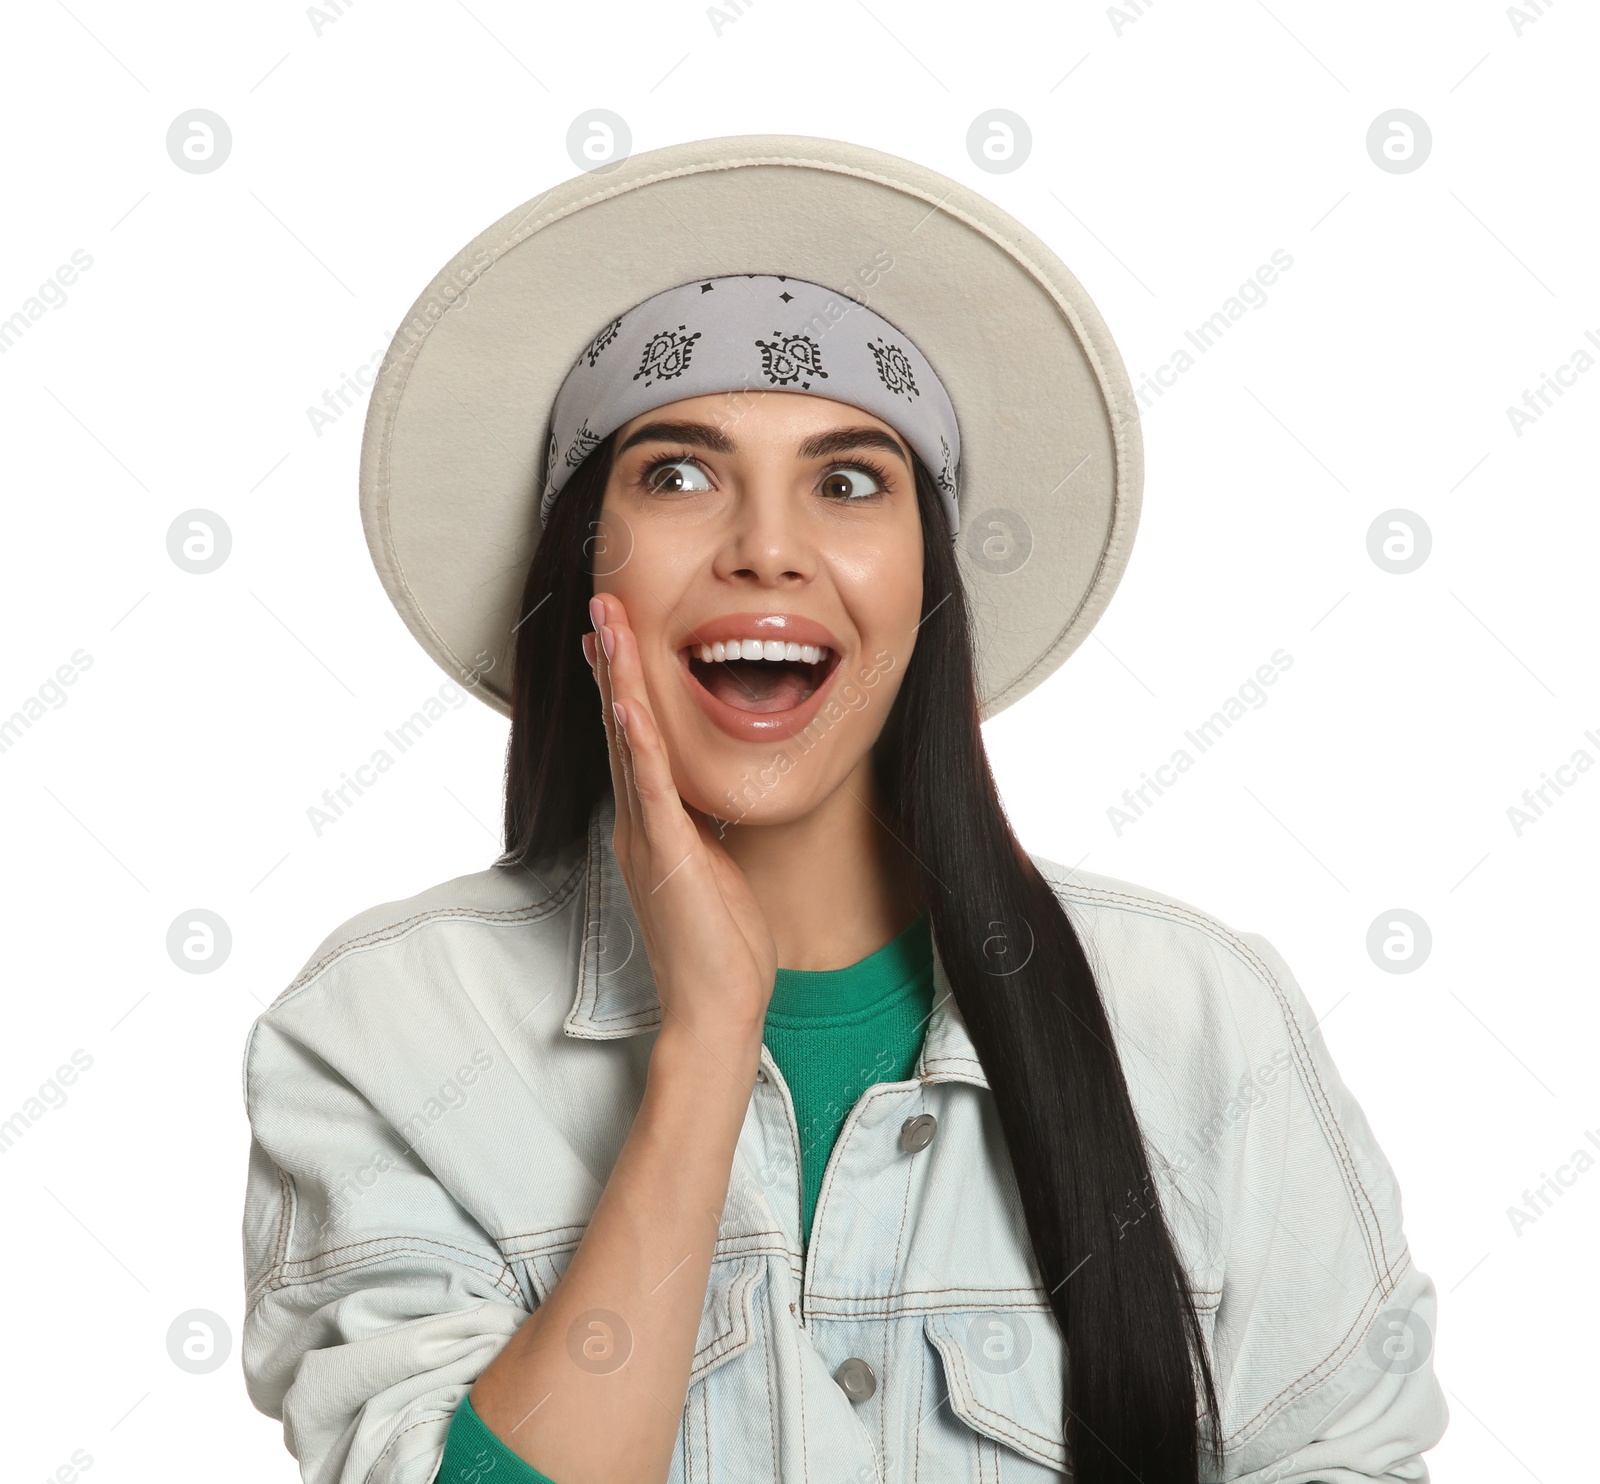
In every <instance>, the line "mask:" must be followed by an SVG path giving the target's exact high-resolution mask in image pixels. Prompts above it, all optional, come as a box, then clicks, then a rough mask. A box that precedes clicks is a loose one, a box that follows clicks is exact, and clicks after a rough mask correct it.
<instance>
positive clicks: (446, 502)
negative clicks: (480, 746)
mask: <svg viewBox="0 0 1600 1484" xmlns="http://www.w3.org/2000/svg"><path fill="white" fill-rule="evenodd" d="M886 260H887V263H888V266H884V264H885V261H886ZM729 273H782V274H789V275H792V276H794V277H797V278H804V279H809V280H811V281H812V282H814V283H819V284H823V285H825V286H827V287H829V288H832V289H836V290H837V291H838V292H839V293H840V294H841V296H844V297H848V298H850V299H854V300H856V301H857V302H862V303H867V304H870V305H871V307H872V308H873V309H874V310H875V311H876V312H877V313H879V314H881V315H882V316H883V317H884V318H885V319H887V320H888V321H889V322H890V323H892V324H894V325H896V326H898V327H899V328H900V329H901V330H903V331H904V332H905V333H906V334H907V335H908V336H909V337H910V338H911V339H912V341H913V342H915V344H916V345H917V346H918V347H919V348H920V349H921V351H922V353H923V354H924V355H925V356H926V357H927V359H928V361H929V363H930V364H931V365H932V366H933V368H934V371H935V372H936V373H937V375H938V376H939V378H940V380H941V381H942V382H943V383H944V385H945V388H946V390H947V391H948V392H949V394H950V398H951V401H952V403H953V404H954V406H955V412H956V420H957V425H958V427H959V428H960V433H961V443H962V456H961V470H960V473H961V480H960V490H959V504H960V512H961V534H960V536H959V538H958V540H957V551H958V559H959V562H960V567H961V572H962V579H963V583H964V585H965V588H966V592H967V595H968V601H969V605H970V608H971V613H972V622H973V638H974V646H975V656H974V658H975V664H976V668H977V681H978V691H979V698H980V704H981V712H982V715H983V716H984V717H986V718H987V717H989V716H993V715H994V714H995V713H997V712H999V711H1001V710H1003V709H1004V708H1005V707H1006V706H1009V705H1011V704H1012V703H1013V702H1015V701H1017V700H1019V699H1020V698H1021V697H1022V696H1024V695H1026V694H1027V693H1028V692H1029V691H1030V690H1032V689H1033V688H1034V687H1035V686H1036V685H1038V684H1039V683H1040V682H1041V681H1043V680H1044V679H1045V678H1046V677H1047V676H1049V675H1050V674H1051V673H1052V672H1053V671H1054V670H1055V669H1056V668H1057V667H1058V666H1060V665H1061V663H1062V662H1063V661H1064V660H1065V659H1066V658H1067V656H1068V655H1070V654H1071V653H1072V652H1073V651H1074V650H1075V649H1076V648H1077V647H1078V645H1079V644H1081V643H1082V642H1083V639H1084V637H1085V636H1086V635H1087V634H1088V632H1089V630H1090V629H1091V628H1092V627H1093V625H1094V623H1095V621H1096V620H1097V619H1098V618H1099V617H1100V615H1101V613H1102V612H1103V611H1104V610H1105V607H1106V604H1107V603H1108V602H1109V601H1110V598H1111V594H1112V592H1113V590H1114V589H1115V587H1116V585H1117V582H1118V580H1119V579H1120V577H1121V575H1122V571H1123V569H1124V567H1125V566H1126V564H1127V560H1128V552H1129V548H1130V546H1131V544H1132V541H1133V536H1134V532H1135V529H1136V528H1137V525H1138V516H1139V503H1140V495H1141V492H1142V489H1143V474H1144V455H1143V443H1142V440H1141V437H1140V431H1139V417H1138V408H1137V404H1136V402H1135V400H1134V396H1133V390H1132V387H1131V386H1130V385H1129V382H1128V376H1127V372H1126V369H1125V368H1124V366H1123V363H1122V358H1121V356H1120V355H1119V354H1118V352H1117V348H1116V345H1115V343H1114V342H1113V341H1112V338H1111V335H1110V332H1109V331H1108V330H1107V328H1106V325H1105V322H1104V321H1103V320H1102V318H1101V316H1100V314H1099V311H1098V310H1096V308H1095V306H1094V304H1093V303H1092V302H1091V301H1090V299H1089V296H1088V295H1087V294H1086V293H1085V292H1084V290H1083V287H1082V285H1081V284H1079V282H1078V281H1077V279H1076V278H1075V277H1074V276H1073V275H1072V273H1071V272H1069V271H1068V269H1067V267H1066V265H1065V264H1063V263H1062V262H1061V260H1060V259H1059V258H1058V257H1057V256H1056V255H1055V253H1054V252H1052V251H1051V249H1050V248H1049V247H1047V246H1046V245H1045V244H1044V243H1043V242H1042V241H1041V240H1040V239H1039V238H1037V237H1036V236H1034V235H1033V233H1031V232H1029V231H1028V229H1027V228H1026V227H1024V226H1022V225H1021V223H1019V222H1017V221H1016V220H1015V219H1014V218H1012V217H1011V216H1010V215H1008V214H1007V213H1006V212H1004V211H1002V210H1001V209H1000V208H999V207H998V206H996V205H995V204H994V203H993V202H991V201H989V200H987V199H986V198H985V197H983V196H980V195H978V194H977V193H976V192H974V191H971V190H969V189H967V188H966V187H965V186H963V185H961V184H959V183H958V182H956V181H954V180H951V179H949V178H948V177H946V176H943V175H940V174H938V173H937V172H936V171H933V170H929V169H927V168H925V167H923V166H921V165H918V164H915V163H913V162H911V161H908V160H904V159H901V158H899V157H898V156H895V155H890V154H885V153H882V152H880V151H878V150H872V149H867V148H865V147H863V146H861V145H856V144H850V143H846V142H844V141H840V140H833V139H822V138H814V137H810V136H803V135H735V136H728V137H723V138H716V139H702V140H694V141H691V142H688V143H684V144H675V145H670V146H668V147H666V148H664V149H657V150H652V151H650V152H648V153H645V154H638V155H633V156H631V157H630V158H628V159H626V160H624V161H622V162H620V163H619V164H617V165H614V166H612V167H609V168H607V169H603V170H597V171H594V172H591V173H587V174H584V175H581V176H578V177H576V178H574V179H571V180H567V181H564V182H562V183H561V184H560V185H558V186H556V187H554V188H553V189H551V190H549V191H546V192H545V193H544V194H543V195H541V196H538V197H536V198H535V199H534V200H532V201H530V202H528V203H527V204H525V205H524V206H521V207H519V208H518V209H517V210H515V211H512V212H510V213H508V214H507V215H506V216H504V217H502V218H501V219H500V220H499V221H498V222H496V223H495V224H494V225H493V226H492V227H490V228H488V229H487V230H486V231H484V232H483V233H481V234H480V235H479V236H478V237H476V238H474V239H473V241H472V242H470V243H468V244H467V246H466V247H464V248H462V250H461V251H460V252H459V253H457V254H456V256H455V257H454V258H453V259H452V260H451V262H450V263H449V264H448V265H447V266H446V267H445V268H444V269H443V270H442V271H441V272H440V273H439V274H438V276H437V277H436V278H435V279H434V281H433V282H432V283H431V284H430V285H429V286H428V288H427V290H426V291H425V292H424V293H423V294H422V295H421V297H420V298H419V299H418V300H417V302H416V303H415V304H414V305H413V306H412V309H411V312H410V313H409V314H408V316H407V317H406V320H405V321H404V323H402V325H401V326H400V329H399V330H398V331H397V332H396V334H395V337H394V340H393V342H392V343H391V345H390V347H389V351H388V354H387V356H386V357H385V360H384V362H383V365H382V367H381V369H380V371H379V373H378V375H377V377H376V380H375V381H374V385H373V392H372V400H371V404H370V406H369V407H368V411H367V419H366V426H365V430H364V433H363V440H362V449H361V517H362V524H363V526H364V528H365V531H366V537H367V545H368V547H369V549H370V550H371V553H372V558H373V561H374V563H375V564H376V566H377V569H378V574H379V576H380V578H381V579H382V581H383V585H384V588H385V590H386V591H387V592H388V594H389V597H390V599H391V600H392V601H393V603H394V605H395V607H396V608H397V609H398V610H399V612H400V615H401V617H402V618H403V619H404V621H405V623H406V626H407V627H408V628H409V629H410V630H411V632H412V634H413V635H415V636H416V638H417V640H418V641H419V642H420V643H421V644H422V646H423V648H424V649H426V650H427V652H428V653H429V654H430V655H432V656H433V658H434V659H435V660H436V661H437V662H438V663H439V664H440V665H441V666H442V667H443V668H444V669H445V670H446V672H447V673H449V674H450V675H451V677H452V678H454V679H456V680H457V681H460V682H462V683H464V684H466V685H468V686H469V688H470V689H471V690H472V691H473V692H474V693H475V694H477V695H478V696H480V697H481V698H482V699H483V700H484V701H485V702H486V703H488V704H489V705H491V706H493V707H494V708H495V709H496V710H498V711H500V712H502V713H504V714H505V715H508V716H509V715H510V713H511V702H510V693H509V688H510V682H511V669H512V666H511V656H512V649H513V645H514V642H515V641H514V635H513V629H514V627H515V625H516V624H517V622H518V621H519V618H520V617H521V615H520V614H519V613H518V612H517V608H518V604H519V603H520V601H521V598H522V590H523V585H524V582H525V580H526V576H527V571H528V565H529V563H530V561H531V560H532V557H533V553H534V551H535V549H536V547H537V545H538V541H539V537H540V535H541V534H542V528H541V526H540V524H539V515H538V509H539V494H540V487H541V481H542V478H543V473H544V470H543V459H544V448H545V438H546V433H547V428H548V422H549V415H550V408H551V404H552V403H553V402H554V400H555V396H556V392H557V391H558V390H559V388H560V386H561V383H562V380H563V379H564V377H565V376H566V373H567V371H568V370H569V368H570V367H571V366H572V364H573V362H574V360H575V359H576V358H577V356H578V354H579V352H580V351H581V350H582V349H583V348H584V346H586V345H587V344H588V343H589V341H590V340H591V339H593V337H594V336H595V334H596V333H597V332H598V331H599V330H600V329H601V328H602V327H604V326H605V325H606V324H607V323H608V322H609V321H610V320H612V319H614V318H615V317H616V316H618V315H620V314H622V313H623V312H624V311H626V310H627V309H629V308H631V307H632V306H633V305H634V304H636V303H638V302H639V301H640V300H641V299H644V298H646V297H648V296H649V295H651V294H654V293H656V292H658V291H660V290H662V289H666V288H670V287H673V286H674V285H676V284H680V283H687V282H689V281H690V280H691V279H694V278H697V277H707V278H709V277H714V276H718V275H723V274H729Z"/></svg>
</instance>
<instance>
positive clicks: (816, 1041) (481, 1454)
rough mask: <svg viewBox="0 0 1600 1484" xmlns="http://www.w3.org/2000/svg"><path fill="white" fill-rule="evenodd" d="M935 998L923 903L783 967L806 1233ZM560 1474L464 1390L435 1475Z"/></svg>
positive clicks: (788, 1071)
mask: <svg viewBox="0 0 1600 1484" xmlns="http://www.w3.org/2000/svg"><path fill="white" fill-rule="evenodd" d="M932 1008H933V939H932V934H931V931H930V929H929V925H928V914H927V913H926V912H923V913H921V914H920V915H919V916H918V918H917V920H916V921H915V922H913V923H912V924H911V926H910V927H908V928H907V929H906V930H905V931H904V932H903V933H901V934H900V936H899V937H898V938H895V939H893V940H892V941H891V942H888V943H886V944H884V946H883V947H882V948H880V949H878V951H877V952H876V953H870V954H868V955H867V957H866V958H864V959H861V960H860V961H859V962H857V963H853V964H851V965H850V967H849V968H846V969H818V970H804V969H779V970H778V976H777V979H776V981H775V983H774V984H773V987H772V1000H771V1003H770V1004H769V1005H768V1007H767V1019H766V1028H765V1036H764V1039H765V1041H766V1044H767V1049H768V1050H769V1051H770V1052H771V1053H772V1059H773V1061H774V1062H776V1063H777V1066H778V1070H779V1071H780V1072H781V1073H782V1074H783V1080H784V1081H785V1082H786V1083H787V1084H788V1086H789V1094H790V1096H791V1097H792V1098H793V1100H794V1113H795V1122H796V1123H797V1124H798V1125H799V1129H800V1175H801V1182H800V1196H801V1221H800V1231H801V1234H802V1237H801V1240H802V1241H803V1242H807V1243H809V1241H810V1238H811V1218H812V1216H813V1215H814V1214H815V1213H816V1209H817V1195H818V1193H819V1192H820V1191H821V1189H822V1176H823V1173H824V1171H825V1170H826V1168H827V1164H828V1156H829V1155H830V1154H831V1153H832V1152H833V1145H834V1141H835V1140H836V1139H837V1138H838V1137H839V1130H840V1129H841V1128H843V1127H844V1121H845V1119H846V1118H847V1117H848V1116H849V1114H850V1110H851V1109H852V1108H853V1107H854V1106H855V1104H856V1100H857V1099H858V1098H859V1097H860V1096H861V1094H862V1093H863V1092H865V1091H866V1090H867V1088H869V1087H871V1086H872V1085H873V1084H874V1083H875V1082H904V1081H906V1080H907V1079H908V1078H909V1077H910V1076H911V1073H912V1071H913V1070H914V1069H915V1067H916V1064H917V1058H918V1056H919V1055H920V1054H921V1052H922V1040H923V1034H924V1032H925V1031H926V1029H927V1021H928V1015H929V1012H930V1011H931V1010H932ZM490 1469H494V1470H496V1471H497V1475H496V1477H497V1479H498V1480H499V1481H500V1484H555V1481H554V1480H553V1479H551V1478H549V1477H548V1476H547V1475H545V1474H541V1473H540V1472H539V1470H538V1469H536V1468H534V1467H533V1465H532V1464H530V1463H527V1462H525V1461H524V1460H523V1459H522V1458H520V1457H519V1456H518V1455H517V1454H515V1453H513V1452H512V1451H511V1449H510V1448H508V1447H507V1446H506V1445H505V1444H504V1443H503V1442H501V1441H500V1439H499V1438H498V1437H496V1436H495V1434H494V1433H493V1432H491V1431H490V1430H489V1428H488V1427H487V1426H486V1425H485V1423H484V1421H483V1419H482V1418H481V1417H479V1416H478V1414H477V1413H476V1412H475V1411H473V1409H472V1399H471V1398H470V1397H465V1396H464V1397H462V1399H461V1401H460V1404H459V1405H458V1406H457V1407H456V1410H455V1415H454V1417H453V1418H452V1419H451V1422H450V1432H449V1435H448V1437H447V1438H446V1441H445V1450H444V1461H443V1462H442V1463H441V1464H440V1465H439V1472H438V1473H437V1474H436V1475H435V1476H434V1479H435V1484H478V1481H479V1480H480V1479H481V1478H482V1477H483V1476H484V1475H485V1474H486V1473H487V1472H488V1471H489V1470H490Z"/></svg>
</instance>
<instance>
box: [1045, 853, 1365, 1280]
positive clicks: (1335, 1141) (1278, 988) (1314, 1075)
mask: <svg viewBox="0 0 1600 1484" xmlns="http://www.w3.org/2000/svg"><path fill="white" fill-rule="evenodd" d="M1043 874H1046V873H1044V872H1042V871H1041V875H1043ZM1061 884H1062V889H1063V890H1064V891H1066V892H1067V893H1068V894H1069V895H1071V896H1075V897H1077V898H1079V899H1080V900H1085V901H1090V902H1093V901H1096V900H1100V901H1106V902H1115V903H1117V904H1120V905H1122V910H1128V911H1138V912H1141V913H1143V914H1145V915H1148V916H1152V917H1165V918H1167V919H1168V920H1169V921H1174V922H1182V923H1185V924H1187V925H1188V926H1191V927H1196V928H1198V929H1199V930H1200V931H1202V932H1203V933H1205V935H1206V936H1207V937H1209V938H1211V939H1213V940H1214V941H1217V942H1219V943H1220V944H1221V945H1222V946H1223V947H1225V948H1227V949H1228V950H1229V951H1230V952H1231V953H1233V954H1234V955H1235V956H1236V957H1237V958H1239V959H1240V961H1241V962H1243V963H1244V964H1245V966H1246V967H1247V968H1249V969H1251V970H1252V971H1253V972H1254V973H1255V975H1256V976H1257V978H1259V979H1260V980H1261V981H1262V982H1263V983H1264V984H1265V985H1266V986H1267V988H1268V989H1269V990H1270V991H1271V993H1272V997H1273V999H1274V1000H1275V1001H1276V1002H1277V1005H1278V1010H1279V1013H1280V1014H1281V1015H1282V1016H1283V1018H1284V1021H1285V1023H1286V1025H1287V1027H1288V1029H1289V1031H1290V1035H1291V1040H1292V1042H1293V1045H1294V1050H1295V1060H1296V1062H1297V1064H1298V1065H1299V1067H1300V1071H1301V1075H1302V1076H1303V1077H1304V1078H1305V1080H1306V1083H1307V1086H1308V1089H1309V1088H1312V1087H1314V1088H1315V1094H1314V1097H1313V1106H1314V1107H1315V1108H1316V1110H1317V1114H1318V1118H1317V1122H1318V1123H1319V1124H1320V1125H1321V1126H1322V1130H1323V1134H1324V1136H1325V1137H1326V1138H1327V1139H1328V1142H1329V1144H1330V1145H1331V1146H1332V1149H1333V1154H1334V1158H1335V1160H1336V1161H1337V1162H1338V1164H1339V1166H1340V1169H1341V1171H1342V1173H1343V1175H1344V1178H1345V1187H1346V1190H1347V1192H1348V1193H1349V1195H1350V1196H1351V1204H1352V1206H1353V1207H1354V1208H1355V1214H1356V1219H1357V1220H1358V1221H1359V1222H1360V1223H1361V1228H1362V1236H1363V1239H1364V1241H1365V1244H1366V1247H1367V1255H1368V1258H1369V1260H1370V1261H1371V1263H1372V1266H1373V1269H1374V1276H1376V1277H1379V1278H1383V1277H1388V1276H1391V1275H1392V1272H1393V1259H1391V1258H1390V1256H1389V1253H1388V1249H1387V1245H1386V1243H1385V1241H1384V1235H1383V1223H1382V1221H1381V1219H1380V1218H1379V1217H1378V1214H1377V1210H1376V1208H1375V1206H1374V1204H1373V1201H1372V1197H1371V1195H1370V1193H1369V1192H1368V1191H1367V1188H1366V1186H1365V1184H1364V1183H1363V1182H1362V1180H1361V1176H1360V1172H1359V1171H1358V1170H1357V1169H1356V1168H1355V1162H1354V1159H1353V1157H1352V1156H1351V1153H1350V1148H1349V1143H1348V1141H1347V1140H1346V1138H1345V1135H1344V1130H1343V1129H1342V1128H1341V1127H1340V1125H1339V1120H1338V1118H1337V1116H1336V1115H1335V1113H1334V1111H1333V1106H1332V1101H1331V1099H1330V1098H1329V1097H1328V1092H1327V1088H1326V1086H1325V1085H1324V1083H1323V1081H1322V1078H1321V1075H1320V1074H1319V1073H1318V1071H1317V1068H1316V1064H1315V1061H1314V1059H1313V1058H1312V1056H1311V1054H1310V1047H1309V1044H1308V1042H1307V1039H1306V1036H1305V1033H1304V1031H1303V1030H1302V1029H1301V1026H1300V1022H1299V1019H1298V1017H1297V1016H1296V1015H1295V1014H1294V1012H1293V1009H1292V1007H1291V1006H1290V1005H1289V1003H1288V1000H1287V997H1286V996H1285V995H1284V992H1283V986H1282V985H1281V984H1280V983H1279V982H1278V977H1277V975H1276V974H1274V973H1273V972H1272V970H1271V968H1270V967H1269V966H1268V965H1267V964H1266V963H1265V961H1264V960H1262V959H1261V957H1260V956H1259V955H1258V954H1257V953H1256V952H1255V951H1254V950H1253V949H1252V948H1251V947H1250V946H1249V945H1248V944H1247V943H1245V942H1244V941H1243V940H1242V939H1240V938H1239V936H1238V935H1237V934H1236V933H1234V932H1232V931H1231V930H1229V929H1227V928H1226V927H1224V926H1223V925H1222V924H1221V923H1218V922H1217V921H1215V920H1214V919H1212V918H1209V917H1207V916H1205V915H1204V914H1202V913H1199V912H1196V911H1194V910H1193V909H1189V908H1182V907H1176V906H1173V905H1172V904H1170V903H1165V902H1154V901H1151V900H1149V899H1148V898H1141V897H1134V896H1131V895H1129V894H1128V893H1126V892H1117V891H1111V890H1109V889H1107V888H1104V887H1092V886H1088V885H1085V884H1082V883H1078V884H1073V883H1071V882H1062V883H1061ZM1363 1208H1364V1209H1363Z"/></svg>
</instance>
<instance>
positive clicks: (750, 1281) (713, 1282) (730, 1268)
mask: <svg viewBox="0 0 1600 1484" xmlns="http://www.w3.org/2000/svg"><path fill="white" fill-rule="evenodd" d="M766 1270H767V1263H766V1259H765V1258H764V1257H762V1256H761V1255H760V1254H759V1253H758V1254H755V1255H753V1256H752V1255H746V1254H739V1255H736V1256H731V1257H717V1258H713V1259H712V1263H711V1276H710V1278H709V1279H708V1280H707V1282H706V1300H705V1306H704V1307H703V1308H702V1309H701V1311H700V1328H699V1330H698V1332H697V1333H696V1334H695V1340H694V1362H693V1364H692V1366H691V1367H690V1371H689V1384H690V1385H691V1386H693V1385H694V1384H695V1382H696V1381H699V1380H701V1379H702V1378H703V1377H705V1376H706V1375H708V1374H710V1372H712V1371H714V1370H715V1369H716V1368H717V1367H718V1366H720V1365H721V1364H722V1363H723V1362H724V1361H726V1360H730V1359H732V1357H733V1356H735V1355H738V1354H741V1353H742V1352H743V1351H745V1350H748V1349H749V1348H750V1347H751V1346H752V1345H753V1344H755V1342H756V1339H757V1336H758V1335H759V1333H760V1331H759V1328H758V1326H757V1324H756V1317H755V1304H756V1291H757V1289H758V1288H759V1287H760V1282H761V1278H762V1275H763V1274H764V1273H765V1272H766Z"/></svg>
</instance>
